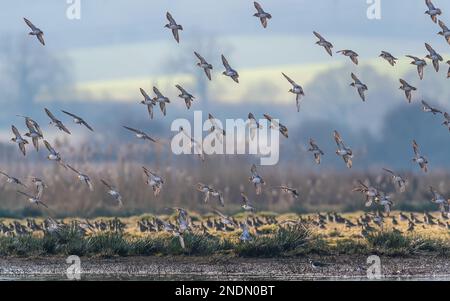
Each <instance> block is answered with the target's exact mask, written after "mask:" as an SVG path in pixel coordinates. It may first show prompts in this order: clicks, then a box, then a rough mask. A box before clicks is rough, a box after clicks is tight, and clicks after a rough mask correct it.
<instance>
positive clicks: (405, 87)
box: [399, 79, 417, 103]
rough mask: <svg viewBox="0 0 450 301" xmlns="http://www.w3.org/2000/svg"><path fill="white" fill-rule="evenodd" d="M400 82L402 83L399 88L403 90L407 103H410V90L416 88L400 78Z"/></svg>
mask: <svg viewBox="0 0 450 301" xmlns="http://www.w3.org/2000/svg"><path fill="white" fill-rule="evenodd" d="M400 83H401V84H402V85H401V86H400V88H399V89H400V90H403V91H405V95H406V99H407V100H408V103H411V97H412V91H416V90H417V88H416V87H413V86H411V85H410V84H408V83H407V82H406V81H405V80H404V79H400Z"/></svg>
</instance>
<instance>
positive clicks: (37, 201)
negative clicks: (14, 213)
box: [17, 191, 48, 208]
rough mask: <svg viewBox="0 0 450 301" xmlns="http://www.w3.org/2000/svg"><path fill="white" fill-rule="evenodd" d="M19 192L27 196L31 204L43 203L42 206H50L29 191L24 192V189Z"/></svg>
mask: <svg viewBox="0 0 450 301" xmlns="http://www.w3.org/2000/svg"><path fill="white" fill-rule="evenodd" d="M17 192H18V193H20V194H21V195H24V196H26V197H27V198H28V201H29V202H30V203H31V204H36V205H42V206H44V207H45V208H48V206H47V205H46V204H45V203H43V202H42V201H41V200H40V198H39V197H37V196H32V195H29V194H28V193H25V192H23V191H17Z"/></svg>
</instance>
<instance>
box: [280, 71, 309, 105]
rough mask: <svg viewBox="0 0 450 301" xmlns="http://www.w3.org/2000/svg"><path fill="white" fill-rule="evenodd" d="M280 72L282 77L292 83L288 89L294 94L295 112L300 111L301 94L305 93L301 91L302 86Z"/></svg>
mask: <svg viewBox="0 0 450 301" xmlns="http://www.w3.org/2000/svg"><path fill="white" fill-rule="evenodd" d="M281 74H283V76H284V78H286V79H287V81H288V82H289V83H290V84H291V85H292V88H291V89H289V92H291V93H293V94H295V101H296V104H297V112H300V100H301V97H302V96H305V93H304V92H303V88H302V86H300V85H299V84H297V83H296V82H294V81H293V80H292V79H291V78H290V77H289V76H287V75H286V74H284V73H283V72H281Z"/></svg>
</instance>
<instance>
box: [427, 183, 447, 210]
mask: <svg viewBox="0 0 450 301" xmlns="http://www.w3.org/2000/svg"><path fill="white" fill-rule="evenodd" d="M430 192H431V194H432V195H433V198H432V199H431V202H432V203H435V204H438V205H439V210H440V212H448V210H449V200H447V199H445V198H444V197H443V196H442V195H441V194H440V193H439V192H437V191H436V190H435V189H434V188H433V187H431V186H430Z"/></svg>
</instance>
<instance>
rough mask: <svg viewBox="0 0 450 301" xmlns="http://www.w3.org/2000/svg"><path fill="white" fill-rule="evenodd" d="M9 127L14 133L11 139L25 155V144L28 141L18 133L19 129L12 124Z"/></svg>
mask: <svg viewBox="0 0 450 301" xmlns="http://www.w3.org/2000/svg"><path fill="white" fill-rule="evenodd" d="M11 129H12V132H13V134H14V137H13V138H11V141H13V142H15V143H17V145H18V146H19V149H20V151H21V152H22V154H23V155H24V156H25V155H26V150H25V144H28V141H27V140H26V139H25V138H22V136H21V135H20V133H19V130H18V129H17V128H16V127H15V126H14V125H12V126H11Z"/></svg>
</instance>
